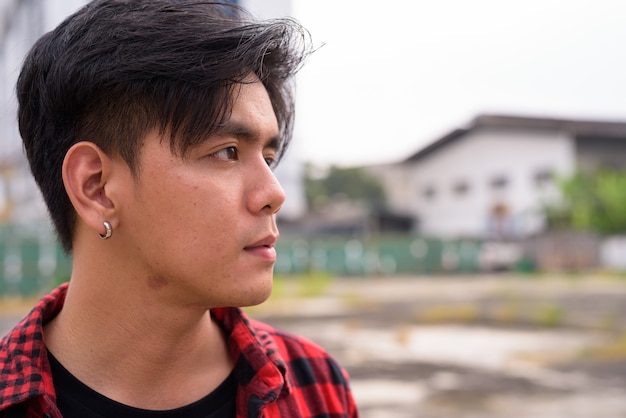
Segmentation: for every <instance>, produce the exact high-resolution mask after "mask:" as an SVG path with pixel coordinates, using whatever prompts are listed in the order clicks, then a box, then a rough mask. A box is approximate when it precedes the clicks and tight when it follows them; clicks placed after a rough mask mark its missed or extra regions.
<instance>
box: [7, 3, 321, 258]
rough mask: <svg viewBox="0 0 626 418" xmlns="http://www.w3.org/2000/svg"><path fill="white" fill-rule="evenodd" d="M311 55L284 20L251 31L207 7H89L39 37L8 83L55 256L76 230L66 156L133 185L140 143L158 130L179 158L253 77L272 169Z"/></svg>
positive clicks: (305, 39)
mask: <svg viewBox="0 0 626 418" xmlns="http://www.w3.org/2000/svg"><path fill="white" fill-rule="evenodd" d="M311 51H312V48H311V43H310V37H309V35H308V32H307V31H306V30H305V29H304V28H303V27H302V26H301V25H299V24H298V23H297V22H296V21H294V20H293V19H290V18H283V19H274V20H268V21H254V20H253V19H251V18H250V17H249V16H248V15H247V14H246V13H245V12H244V11H243V9H240V8H238V7H236V6H227V5H225V4H224V3H217V2H205V1H173V0H95V1H93V2H91V3H89V4H88V5H86V6H85V7H83V8H82V9H80V10H79V11H78V12H76V13H75V14H73V15H72V16H70V17H68V18H67V19H66V20H65V21H64V22H62V23H61V24H60V25H59V26H58V27H57V28H56V29H54V30H53V31H51V32H49V33H47V34H45V35H44V36H42V37H41V38H40V39H39V40H38V41H37V42H36V44H35V45H34V46H33V48H32V49H31V51H30V52H29V54H28V55H27V57H26V59H25V62H24V65H23V68H22V71H21V73H20V76H19V78H18V82H17V97H18V103H19V107H18V122H19V129H20V133H21V135H22V139H23V142H24V148H25V151H26V155H27V157H28V161H29V163H30V167H31V171H32V173H33V176H34V178H35V180H36V182H37V184H38V186H39V188H40V189H41V191H42V194H43V197H44V200H45V202H46V205H47V207H48V211H49V213H50V216H51V218H52V221H53V223H54V225H55V227H56V230H57V233H58V235H59V239H60V241H61V244H62V245H63V247H64V249H65V250H66V251H68V252H69V251H71V246H72V237H73V233H74V226H75V221H76V213H75V211H74V208H73V207H72V204H71V202H70V200H69V197H68V196H67V193H66V191H65V189H64V186H63V180H62V164H63V159H64V158H65V154H66V153H67V151H68V150H69V148H70V147H71V146H72V145H73V144H75V143H77V142H79V141H91V142H93V143H95V144H96V145H98V146H99V147H100V148H102V149H103V150H104V151H105V152H106V153H108V154H110V155H118V156H120V157H122V158H123V159H124V160H125V161H126V163H127V164H128V166H129V167H130V169H131V171H132V172H133V174H135V173H136V172H137V171H136V170H137V169H138V167H137V160H138V153H139V152H140V139H141V138H142V136H143V135H145V133H147V132H148V131H149V130H150V129H154V128H158V129H159V130H160V132H161V133H162V134H165V133H167V134H169V138H170V146H171V149H172V151H173V152H175V153H177V155H181V156H184V155H185V153H186V152H187V151H188V150H189V149H190V148H191V147H193V146H194V145H196V144H199V143H200V142H202V141H203V140H205V139H206V138H207V137H208V136H210V135H211V134H212V133H214V132H215V131H216V129H217V128H218V127H219V126H220V124H222V123H223V122H225V121H226V120H227V119H228V117H229V116H230V112H231V110H232V105H233V100H234V95H236V89H235V87H236V86H237V85H240V84H241V83H244V82H246V79H247V78H248V77H249V76H250V75H251V74H255V75H256V76H257V77H258V78H259V79H260V80H261V82H262V83H263V85H264V86H265V88H266V90H267V92H268V95H269V97H270V100H271V102H272V106H273V109H274V112H275V114H276V118H277V120H278V124H279V129H280V134H281V139H282V142H281V148H280V153H279V157H280V156H281V155H282V154H283V153H284V150H285V149H286V147H287V145H288V143H289V141H290V139H291V135H292V130H293V118H294V100H293V89H292V87H293V76H294V74H295V73H296V72H297V71H298V70H299V68H300V66H301V65H302V63H303V61H304V59H305V58H306V57H307V56H308V54H309V53H310V52H311Z"/></svg>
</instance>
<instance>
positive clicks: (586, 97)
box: [291, 0, 626, 165]
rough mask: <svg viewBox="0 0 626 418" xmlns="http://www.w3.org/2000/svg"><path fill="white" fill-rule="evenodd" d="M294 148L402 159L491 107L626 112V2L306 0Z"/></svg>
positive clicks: (317, 155) (598, 114) (527, 111)
mask: <svg viewBox="0 0 626 418" xmlns="http://www.w3.org/2000/svg"><path fill="white" fill-rule="evenodd" d="M293 14H294V16H295V17H296V18H297V19H298V20H300V21H301V22H302V23H303V24H304V25H305V26H306V27H307V28H308V29H309V30H310V32H311V34H312V36H313V40H314V41H315V42H316V43H318V44H321V43H324V44H325V45H324V46H323V47H322V48H320V49H319V50H318V51H317V52H316V53H315V54H314V55H313V56H312V57H311V58H310V59H309V61H308V63H307V65H306V66H305V67H304V69H303V70H302V71H301V73H300V75H299V79H298V115H297V122H296V141H297V142H296V146H295V147H294V149H293V150H292V151H293V155H292V156H291V158H298V159H300V160H303V161H312V162H314V163H317V164H322V165H326V164H339V165H361V164H371V163H383V162H391V161H398V160H401V159H403V158H406V157H407V156H409V155H410V154H411V153H413V152H415V151H417V150H419V149H420V148H421V147H423V146H425V145H426V144H428V143H429V142H431V141H433V140H435V139H437V138H438V137H439V136H440V135H442V134H445V133H447V132H448V131H449V130H451V129H454V128H456V127H459V126H462V125H463V124H465V123H467V122H469V121H470V120H471V119H472V118H473V117H474V116H476V115H478V114H480V113H506V114H520V115H530V116H552V117H572V118H588V119H602V120H624V121H626V2H624V1H618V0H614V1H613V0H568V1H564V0H563V1H562V0H525V1H503V0H437V1H434V0H417V1H416V0H413V1H411V0H401V1H393V2H381V1H373V0H361V1H358V0H341V1H337V0H332V1H331V0H316V1H310V0H294V2H293Z"/></svg>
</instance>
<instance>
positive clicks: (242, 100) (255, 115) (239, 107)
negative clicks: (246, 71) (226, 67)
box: [218, 79, 279, 139]
mask: <svg viewBox="0 0 626 418" xmlns="http://www.w3.org/2000/svg"><path fill="white" fill-rule="evenodd" d="M228 134H236V135H247V136H250V135H252V136H255V137H258V138H256V139H267V138H278V137H279V127H278V121H277V119H276V114H275V112H274V108H273V106H272V102H271V100H270V97H269V95H268V93H267V90H266V89H265V86H263V83H261V82H260V81H259V80H258V79H252V80H250V81H246V82H244V83H242V84H240V85H239V86H238V87H237V88H236V90H235V91H234V94H233V107H232V112H231V114H230V117H229V118H228V119H227V120H226V121H225V122H224V124H222V126H220V129H219V130H218V135H228Z"/></svg>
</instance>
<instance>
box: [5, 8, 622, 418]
mask: <svg viewBox="0 0 626 418" xmlns="http://www.w3.org/2000/svg"><path fill="white" fill-rule="evenodd" d="M85 3H87V1H86V0H0V295H1V296H2V299H1V302H0V305H1V306H0V313H2V316H1V319H0V328H1V330H2V331H3V332H4V331H5V330H6V329H7V327H9V326H10V325H11V324H12V322H14V321H15V320H16V318H18V317H19V315H21V314H22V313H23V311H24V309H27V308H28V306H30V304H31V303H32V299H33V298H37V297H38V296H40V295H41V294H42V293H43V292H45V291H48V290H50V289H51V288H52V287H53V286H55V285H56V284H57V283H59V282H61V281H64V280H67V279H68V278H69V275H70V266H71V260H70V258H69V257H68V256H67V255H65V254H64V253H63V252H62V250H61V249H60V246H59V245H58V243H57V241H56V237H55V234H54V231H53V230H52V228H51V226H50V223H49V221H48V219H47V213H46V210H45V207H44V205H43V203H42V200H41V198H40V195H39V192H38V190H37V188H36V186H35V184H34V182H33V181H32V180H31V178H30V172H29V169H28V165H27V162H26V159H25V157H24V155H23V153H22V146H21V140H20V138H19V134H18V132H17V127H16V122H15V119H16V117H15V112H16V100H15V95H14V86H15V81H16V78H17V74H18V72H19V68H20V65H21V62H22V60H23V57H24V55H25V54H26V52H27V51H28V49H29V48H30V46H31V45H32V44H33V43H34V42H35V40H36V39H37V38H38V37H39V36H41V34H43V33H44V32H46V31H48V30H51V29H52V28H53V27H54V26H56V25H57V24H58V23H59V22H60V21H61V20H62V19H63V18H65V17H66V16H67V15H69V14H70V13H72V12H73V11H75V10H76V9H77V8H78V7H80V6H82V5H83V4H85ZM237 3H239V4H240V5H242V6H243V7H245V8H248V9H249V10H250V11H251V12H252V13H253V14H254V15H256V16H258V17H261V18H272V17H280V16H293V17H295V18H296V19H298V20H299V21H301V22H302V23H303V24H304V26H305V27H307V28H308V29H309V31H310V32H311V35H312V38H313V41H314V43H315V44H316V45H317V46H318V47H319V48H318V50H317V51H316V52H315V53H314V54H313V55H312V56H311V57H310V59H309V61H308V63H307V64H306V65H305V67H304V68H303V70H302V71H301V72H300V74H299V75H298V79H297V88H298V90H297V101H298V102H297V103H298V108H297V118H296V127H295V140H294V142H293V143H292V146H291V148H290V150H289V152H288V154H287V156H286V157H285V159H284V160H283V162H282V163H281V165H280V166H279V167H278V169H277V171H276V174H277V176H278V177H279V179H280V180H281V182H282V183H283V186H284V187H285V189H286V192H287V196H288V199H287V202H286V204H285V206H284V208H283V210H282V211H281V213H280V215H279V223H280V228H281V234H282V235H281V240H280V242H279V244H278V252H279V258H278V262H277V265H276V269H275V270H276V283H275V291H274V294H273V296H272V297H271V299H270V300H269V301H268V303H266V304H264V305H262V306H260V307H256V308H254V309H250V311H251V314H253V315H255V316H258V317H260V318H262V319H265V320H267V321H268V322H272V323H274V324H276V325H278V326H281V327H284V328H287V329H289V330H292V331H294V332H297V333H299V334H303V335H306V336H309V337H310V338H312V339H314V340H315V341H316V342H318V343H320V344H321V345H323V346H324V347H326V348H327V349H328V350H330V351H331V352H332V353H333V354H334V355H335V356H336V357H337V358H338V359H339V360H340V361H341V362H342V364H344V365H345V366H346V368H347V369H348V371H349V372H350V374H351V376H352V379H353V388H354V392H355V396H356V397H357V400H358V403H359V404H360V406H361V410H362V416H364V417H365V418H372V417H391V416H393V417H418V416H419V417H450V416H454V417H477V418H478V417H481V418H487V417H501V416H507V417H514V418H516V417H520V418H521V417H550V418H554V417H622V416H626V397H625V396H624V395H625V394H626V326H625V321H624V319H626V77H625V76H624V74H626V55H625V54H624V53H622V49H623V47H622V46H623V43H624V41H626V25H625V24H624V16H626V4H625V3H623V2H620V1H617V0H615V1H611V0H599V1H597V0H596V1H591V0H580V1H577V0H576V1H561V0H550V1H539V0H529V1H525V2H502V1H496V0H474V1H462V0H444V1H438V2H427V1H422V0H419V1H408V0H405V1H396V2H392V3H389V2H387V3H384V4H383V3H381V2H375V1H370V0H365V1H364V0H361V1H356V0H343V1H334V2H331V1H329V0H319V1H315V2H311V1H308V2H307V1H305V0H271V1H270V0H240V1H238V2H237Z"/></svg>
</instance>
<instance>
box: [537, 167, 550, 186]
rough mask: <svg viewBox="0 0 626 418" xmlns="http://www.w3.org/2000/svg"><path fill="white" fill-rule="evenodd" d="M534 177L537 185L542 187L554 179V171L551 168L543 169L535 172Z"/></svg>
mask: <svg viewBox="0 0 626 418" xmlns="http://www.w3.org/2000/svg"><path fill="white" fill-rule="evenodd" d="M534 177H535V178H534V180H535V186H537V187H539V188H541V187H545V186H546V185H547V184H549V183H551V182H552V181H553V179H554V173H553V172H552V170H550V169H541V170H537V171H536V172H535V175H534Z"/></svg>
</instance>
